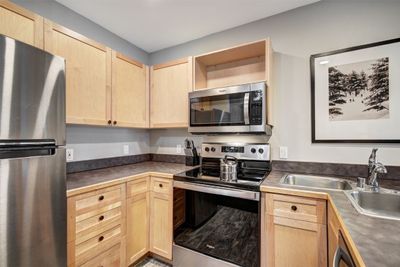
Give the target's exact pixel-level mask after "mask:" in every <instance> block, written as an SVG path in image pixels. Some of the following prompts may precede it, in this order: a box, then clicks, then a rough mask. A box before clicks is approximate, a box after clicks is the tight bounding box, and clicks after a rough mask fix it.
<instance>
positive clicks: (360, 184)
mask: <svg viewBox="0 0 400 267" xmlns="http://www.w3.org/2000/svg"><path fill="white" fill-rule="evenodd" d="M366 181H367V179H365V178H363V177H357V187H358V188H359V189H361V190H364V189H365V185H366Z"/></svg>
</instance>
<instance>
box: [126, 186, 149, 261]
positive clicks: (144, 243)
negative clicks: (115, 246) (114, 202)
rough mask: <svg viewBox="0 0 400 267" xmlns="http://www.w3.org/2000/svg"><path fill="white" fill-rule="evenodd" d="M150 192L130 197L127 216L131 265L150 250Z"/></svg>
mask: <svg viewBox="0 0 400 267" xmlns="http://www.w3.org/2000/svg"><path fill="white" fill-rule="evenodd" d="M149 208H150V193H149V192H144V193H140V194H137V195H134V196H132V197H131V198H128V203H127V212H126V214H127V216H126V259H127V265H130V264H132V263H134V262H136V261H137V260H138V259H140V258H141V257H142V256H144V255H145V254H146V253H147V252H148V251H149V226H150V224H149V219H150V217H149V216H150V214H149V211H150V209H149Z"/></svg>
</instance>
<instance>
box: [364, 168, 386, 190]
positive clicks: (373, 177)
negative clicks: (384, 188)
mask: <svg viewBox="0 0 400 267" xmlns="http://www.w3.org/2000/svg"><path fill="white" fill-rule="evenodd" d="M386 173H387V170H386V167H385V166H383V164H382V163H380V162H378V163H374V165H373V169H372V171H371V174H370V176H369V182H368V183H369V185H370V186H371V190H372V191H374V192H378V191H379V183H378V174H386Z"/></svg>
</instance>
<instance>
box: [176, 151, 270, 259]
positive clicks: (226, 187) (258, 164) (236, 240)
mask: <svg viewBox="0 0 400 267" xmlns="http://www.w3.org/2000/svg"><path fill="white" fill-rule="evenodd" d="M227 155H228V156H230V158H231V159H232V157H234V158H236V160H235V163H232V164H236V165H235V166H236V172H237V181H229V180H221V178H220V177H221V174H220V164H221V159H223V158H224V157H225V156H227ZM270 170H271V162H270V147H269V145H268V144H255V143H248V144H240V143H204V144H203V145H202V160H201V166H200V167H198V168H195V169H193V170H189V171H186V172H182V173H179V174H177V175H174V216H173V217H174V245H173V265H174V267H181V266H182V267H183V266H185V267H186V266H191V267H200V266H201V267H211V266H213V267H214V266H218V267H223V266H249V267H252V266H259V264H260V251H259V250H260V190H259V189H260V185H261V183H262V182H263V180H264V179H265V177H266V176H267V175H268V173H269V172H270Z"/></svg>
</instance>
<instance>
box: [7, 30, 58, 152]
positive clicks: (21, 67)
mask: <svg viewBox="0 0 400 267" xmlns="http://www.w3.org/2000/svg"><path fill="white" fill-rule="evenodd" d="M21 139H25V140H29V139H49V140H56V145H65V61H64V59H62V58H60V57H57V56H53V55H51V54H49V53H47V52H44V51H42V50H40V49H37V48H35V47H32V46H30V45H27V44H24V43H21V42H18V41H15V40H14V39H11V38H8V37H5V36H4V35H0V141H1V140H21Z"/></svg>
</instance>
